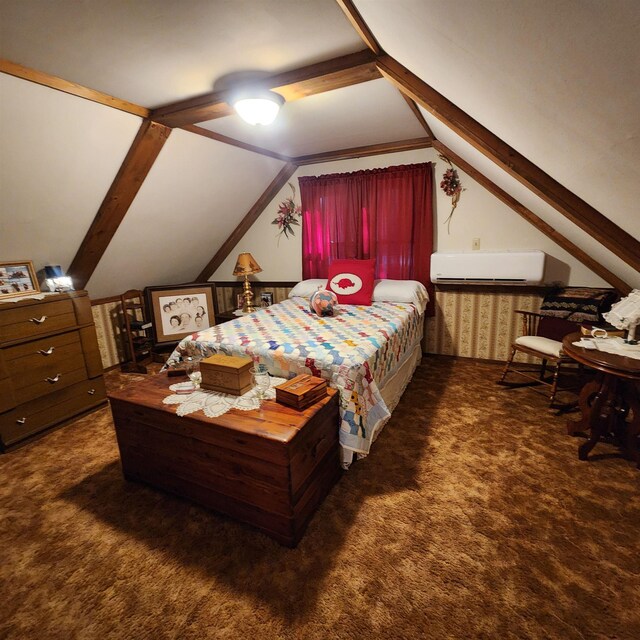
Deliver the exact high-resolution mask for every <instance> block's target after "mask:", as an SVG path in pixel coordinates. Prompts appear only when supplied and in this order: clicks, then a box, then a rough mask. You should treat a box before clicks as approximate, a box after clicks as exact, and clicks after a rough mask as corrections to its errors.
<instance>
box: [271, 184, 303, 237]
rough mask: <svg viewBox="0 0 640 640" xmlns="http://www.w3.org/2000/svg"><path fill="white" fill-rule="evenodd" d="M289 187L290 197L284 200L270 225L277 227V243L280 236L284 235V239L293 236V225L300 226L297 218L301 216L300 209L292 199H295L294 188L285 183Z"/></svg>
mask: <svg viewBox="0 0 640 640" xmlns="http://www.w3.org/2000/svg"><path fill="white" fill-rule="evenodd" d="M287 184H288V185H289V186H290V187H291V196H290V197H289V198H285V199H284V200H283V201H282V202H281V203H280V206H279V207H278V215H277V216H276V219H275V220H274V221H273V222H272V223H271V224H277V225H278V229H279V232H278V242H280V236H281V235H282V234H283V233H284V236H285V238H288V237H289V235H292V236H293V235H295V234H294V233H293V225H296V226H300V223H299V222H298V218H299V217H300V216H301V215H302V209H301V207H300V205H296V203H295V200H294V198H295V197H296V188H295V187H294V186H293V185H292V184H291V183H290V182H288V183H287Z"/></svg>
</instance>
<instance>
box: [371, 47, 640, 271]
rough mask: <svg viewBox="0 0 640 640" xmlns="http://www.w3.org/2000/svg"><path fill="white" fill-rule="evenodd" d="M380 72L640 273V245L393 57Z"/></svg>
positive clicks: (381, 59)
mask: <svg viewBox="0 0 640 640" xmlns="http://www.w3.org/2000/svg"><path fill="white" fill-rule="evenodd" d="M378 69H380V72H381V73H382V75H383V76H384V77H385V78H387V79H388V80H389V81H390V82H392V83H393V84H394V85H395V86H396V87H397V88H398V89H400V90H401V91H402V92H403V93H406V94H407V95H408V96H409V97H410V98H412V99H413V100H415V101H416V102H418V103H419V104H420V105H422V106H423V107H424V108H425V109H427V111H429V113H431V114H433V115H434V116H435V117H436V118H438V119H439V120H441V121H442V122H444V123H445V124H446V125H447V126H448V127H449V128H450V129H451V130H452V131H454V132H455V133H457V134H458V135H459V136H461V137H462V138H464V139H465V140H466V141H467V142H469V143H470V144H472V145H473V146H474V147H475V148H476V149H478V150H479V151H480V152H481V153H483V154H484V155H485V156H487V157H488V158H489V159H491V160H492V161H493V162H495V163H496V164H497V165H498V166H500V167H501V168H502V169H504V170H505V171H507V172H508V173H509V174H510V175H512V176H513V177H514V178H516V180H518V181H519V182H521V183H522V184H524V185H525V186H526V187H528V188H529V189H530V190H531V191H533V193H535V194H536V195H538V196H540V197H541V198H542V199H543V200H544V201H545V202H547V203H548V204H550V205H551V206H552V207H554V208H555V209H557V210H558V211H559V212H560V213H562V214H563V215H564V216H566V217H567V218H568V219H569V220H571V222H573V223H574V224H576V225H577V226H578V227H580V228H581V229H582V230H584V231H586V232H587V233H588V234H589V235H590V236H591V237H592V238H594V239H596V240H597V241H598V242H600V243H601V244H602V245H604V246H605V247H607V249H609V250H610V251H612V252H613V253H615V254H616V255H617V256H618V257H620V258H621V259H622V260H624V261H625V262H626V263H627V264H629V265H631V266H632V267H633V268H634V269H636V270H638V271H640V241H638V240H637V239H636V238H634V237H633V236H631V235H630V234H629V233H627V232H626V231H624V229H621V228H620V227H618V226H617V225H616V224H615V223H614V222H612V221H611V220H609V219H608V218H607V217H605V216H604V215H602V213H600V212H599V211H598V210H597V209H595V208H594V207H592V206H591V205H589V204H588V203H586V202H585V201H584V200H582V199H580V198H579V197H578V196H577V195H575V194H574V193H572V192H571V191H569V189H567V188H566V187H563V186H562V185H561V184H560V183H559V182H557V181H556V180H554V179H553V178H552V177H551V176H550V175H548V174H546V173H545V172H544V171H542V169H540V168H539V167H537V166H536V165H535V164H533V162H531V161H530V160H527V158H525V157H524V156H523V155H521V154H520V153H518V151H516V150H515V149H514V148H513V147H510V146H509V145H508V144H507V143H506V142H503V141H502V140H501V139H500V138H498V136H496V135H495V134H493V133H491V131H489V130H488V129H486V128H485V127H484V126H482V125H481V124H480V123H479V122H477V121H476V120H474V119H473V118H472V117H471V116H469V115H468V114H467V113H465V112H464V111H463V110H462V109H460V108H459V107H457V106H456V105H455V104H453V103H452V102H451V101H449V100H447V98H445V97H444V96H443V95H442V94H440V93H438V92H437V91H436V90H435V89H433V88H432V87H430V86H429V85H428V84H427V83H426V82H424V81H423V80H421V79H420V78H419V77H418V76H416V75H415V74H413V73H411V71H409V70H408V69H407V68H406V67H403V66H402V65H401V64H400V63H399V62H397V61H396V60H394V59H393V58H392V57H391V56H388V55H383V56H381V57H379V58H378Z"/></svg>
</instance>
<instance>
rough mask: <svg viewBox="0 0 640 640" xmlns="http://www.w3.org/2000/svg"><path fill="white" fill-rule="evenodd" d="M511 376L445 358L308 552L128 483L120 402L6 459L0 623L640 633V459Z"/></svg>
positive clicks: (84, 627) (131, 631)
mask: <svg viewBox="0 0 640 640" xmlns="http://www.w3.org/2000/svg"><path fill="white" fill-rule="evenodd" d="M498 374H499V369H498V368H496V366H494V365H489V364H478V363H473V362H462V361H452V360H448V359H444V358H429V359H425V360H424V361H423V364H422V365H421V366H420V367H419V368H418V370H417V372H416V374H415V376H414V379H413V381H412V382H411V384H410V386H409V388H408V390H407V392H406V393H405V395H404V397H403V399H402V401H401V403H400V405H399V406H398V408H397V409H396V411H395V412H394V416H393V418H392V421H391V422H390V423H389V425H388V426H387V428H386V429H385V430H384V432H383V433H382V434H381V436H380V438H379V439H378V441H377V442H376V443H375V445H374V450H373V453H372V454H371V455H370V456H369V457H368V458H367V459H365V460H362V461H360V462H358V463H357V464H356V465H354V467H353V468H352V469H351V470H350V471H349V472H348V473H346V474H345V475H344V476H343V477H342V479H341V480H340V482H339V483H338V484H337V485H336V486H335V487H334V489H333V490H332V492H331V494H330V495H329V497H328V498H327V500H326V501H325V502H324V504H323V505H322V507H321V509H320V510H319V512H318V513H317V514H316V516H315V517H314V519H313V520H312V522H311V524H310V526H309V529H308V530H307V533H306V535H305V537H304V538H303V540H302V542H301V543H300V545H299V546H298V548H297V549H294V550H292V549H287V548H284V547H281V546H279V545H278V544H277V543H275V542H274V541H272V540H271V539H269V538H267V537H265V536H264V535H262V534H260V533H258V532H256V531H253V530H252V529H250V528H248V527H245V526H243V525H240V524H237V523H234V522H232V521H230V520H228V519H226V518H224V517H222V516H218V515H216V514H213V513H211V512H208V511H206V510H204V509H201V508H200V507H198V506H195V505H193V504H190V503H188V502H186V501H182V500H180V499H178V498H174V497H171V496H169V495H166V494H164V493H162V492H160V491H156V490H154V489H151V488H148V487H145V486H142V485H137V484H132V483H127V482H125V481H124V480H123V478H122V476H121V473H120V468H119V460H118V450H117V446H116V441H115V436H114V432H113V425H112V422H111V415H110V411H109V409H108V408H104V409H101V410H100V411H98V412H95V413H93V414H91V415H89V416H86V417H84V418H81V419H79V420H76V421H75V422H74V423H72V424H70V425H68V426H66V427H65V428H63V429H60V430H58V431H55V432H53V433H51V434H49V435H47V436H46V437H45V438H43V439H41V440H39V441H37V442H34V443H32V444H30V445H28V446H26V447H23V448H21V449H19V450H17V451H14V452H11V453H8V454H5V455H2V456H0V518H1V519H0V544H1V546H0V610H1V613H0V638H7V639H8V638H10V639H12V640H13V639H31V638H33V639H38V640H40V639H47V638H65V639H69V638H78V639H85V638H87V639H93V638H99V639H103V638H118V639H119V638H127V639H143V638H149V639H151V638H153V639H164V638H167V639H185V640H188V639H196V638H197V639H202V638H225V639H227V638H228V639H236V638H251V639H252V640H261V639H269V640H270V639H279V638H282V639H291V640H293V639H303V640H307V639H308V640H315V639H321V638H322V639H327V638H328V639H332V638H340V639H343V638H344V639H351V638H353V639H354V640H355V639H357V640H363V639H368V638H380V639H382V638H384V639H395V638H398V639H399V638H434V639H438V638H492V639H493V638H501V639H502V638H563V639H565V638H616V639H622V638H629V639H631V638H639V637H640V551H639V550H640V536H639V525H640V500H639V498H640V471H638V470H637V469H636V468H635V465H634V464H633V463H632V462H630V461H628V460H625V459H623V458H622V457H620V456H619V454H618V450H617V449H616V448H615V446H614V445H613V444H607V443H605V444H601V445H598V447H597V448H596V450H595V453H596V454H598V455H597V456H596V459H594V460H593V461H589V462H580V461H578V459H577V453H576V451H577V446H578V444H579V442H580V440H579V439H575V438H571V437H569V436H567V435H565V433H564V424H565V420H566V416H559V415H556V414H555V413H554V412H553V411H549V409H548V408H547V406H546V402H545V399H544V398H543V397H542V396H540V395H538V394H536V393H534V392H533V391H532V390H531V389H505V388H501V387H499V386H497V385H495V383H494V381H495V379H496V378H497V377H498ZM108 378H109V380H108V384H109V385H110V386H111V388H113V387H114V386H118V385H120V384H122V383H123V382H122V381H124V383H128V384H135V382H136V380H138V379H139V377H136V376H130V375H129V376H125V375H122V374H119V373H117V372H113V373H110V374H109V375H108Z"/></svg>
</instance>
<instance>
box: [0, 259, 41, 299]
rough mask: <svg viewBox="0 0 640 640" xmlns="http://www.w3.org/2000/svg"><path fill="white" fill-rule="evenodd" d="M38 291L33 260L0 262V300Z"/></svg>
mask: <svg viewBox="0 0 640 640" xmlns="http://www.w3.org/2000/svg"><path fill="white" fill-rule="evenodd" d="M34 293H40V287H39V286H38V281H37V279H36V273H35V271H34V269H33V262H31V261H30V260H20V261H19V262H0V300H3V299H4V298H13V297H14V296H28V295H30V294H34Z"/></svg>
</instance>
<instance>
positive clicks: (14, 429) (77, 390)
mask: <svg viewBox="0 0 640 640" xmlns="http://www.w3.org/2000/svg"><path fill="white" fill-rule="evenodd" d="M106 397H107V394H106V390H105V386H104V380H103V378H102V377H99V378H96V379H94V380H84V381H82V382H80V383H77V384H75V385H73V386H71V387H67V388H66V389H61V390H60V391H56V392H55V393H51V394H49V395H47V396H44V397H42V398H38V399H37V400H33V401H31V402H28V403H26V404H23V405H20V406H18V407H16V408H15V409H13V410H11V411H7V412H6V413H4V414H2V415H0V439H1V441H2V444H3V446H5V447H6V446H10V445H12V444H15V443H16V442H19V441H20V440H24V439H25V438H28V437H29V436H32V435H34V434H36V433H38V432H39V431H42V430H44V429H46V428H47V427H50V426H53V425H54V424H56V423H58V422H61V421H63V420H66V419H68V418H71V417H72V416H74V415H77V414H78V413H82V411H85V410H86V409H90V408H92V407H95V406H97V405H99V404H101V403H102V402H104V400H105V399H106Z"/></svg>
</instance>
